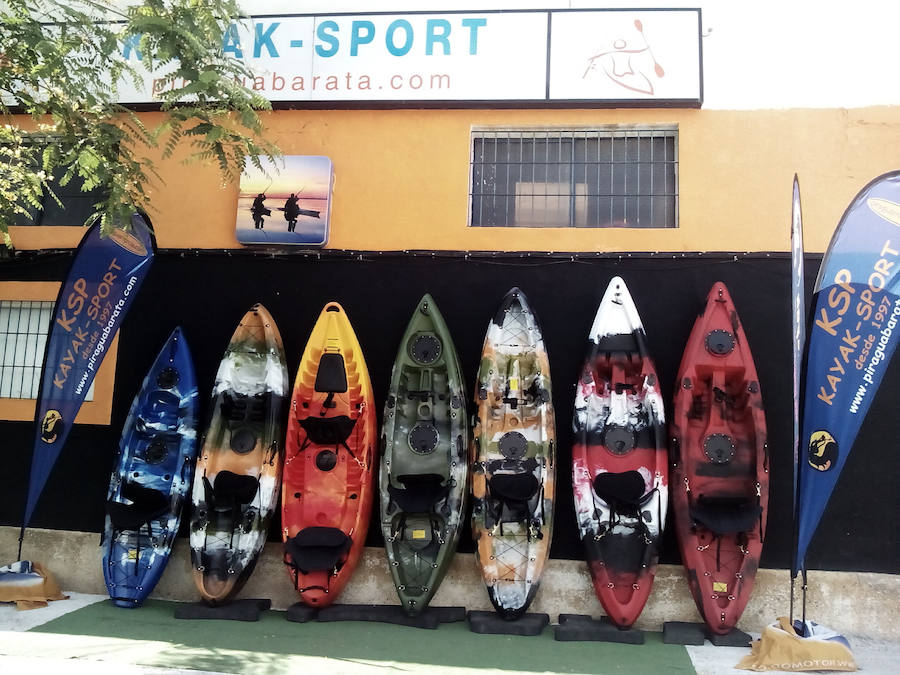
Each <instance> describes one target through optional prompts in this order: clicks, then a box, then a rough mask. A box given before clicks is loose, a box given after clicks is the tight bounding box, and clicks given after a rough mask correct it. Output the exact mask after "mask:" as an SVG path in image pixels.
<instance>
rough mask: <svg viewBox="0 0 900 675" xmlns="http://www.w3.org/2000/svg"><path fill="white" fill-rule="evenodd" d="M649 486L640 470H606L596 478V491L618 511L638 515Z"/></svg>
mask: <svg viewBox="0 0 900 675" xmlns="http://www.w3.org/2000/svg"><path fill="white" fill-rule="evenodd" d="M646 491H647V486H646V484H645V483H644V477H643V476H642V475H641V474H640V472H638V471H622V472H621V473H617V472H613V471H606V472H604V473H598V474H597V476H596V477H595V478H594V492H596V493H597V496H598V497H600V499H602V500H603V501H604V502H606V503H607V504H609V505H610V506H611V507H612V509H613V510H614V511H616V512H617V513H625V514H631V515H637V512H638V508H639V507H640V505H641V502H642V501H644V493H645V492H646Z"/></svg>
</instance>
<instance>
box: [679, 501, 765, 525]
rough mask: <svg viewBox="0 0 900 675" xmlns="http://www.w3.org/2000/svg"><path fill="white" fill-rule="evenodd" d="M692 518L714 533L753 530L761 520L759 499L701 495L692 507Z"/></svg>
mask: <svg viewBox="0 0 900 675" xmlns="http://www.w3.org/2000/svg"><path fill="white" fill-rule="evenodd" d="M690 513H691V520H693V521H694V522H695V523H699V524H700V525H703V526H704V527H706V528H707V529H709V530H710V531H711V532H713V533H714V534H720V535H721V534H735V533H738V532H748V531H749V530H752V529H753V528H754V527H755V525H756V523H757V522H758V521H759V516H760V514H761V513H762V507H761V506H760V505H759V500H758V499H755V498H752V497H745V496H731V497H729V496H721V497H709V496H706V495H700V496H699V497H698V499H697V500H696V501H695V502H693V503H692V504H691V507H690Z"/></svg>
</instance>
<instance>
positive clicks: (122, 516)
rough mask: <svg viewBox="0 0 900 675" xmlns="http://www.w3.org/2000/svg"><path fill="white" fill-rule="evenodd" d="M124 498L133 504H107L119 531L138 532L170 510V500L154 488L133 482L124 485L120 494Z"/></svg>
mask: <svg viewBox="0 0 900 675" xmlns="http://www.w3.org/2000/svg"><path fill="white" fill-rule="evenodd" d="M120 494H121V495H122V497H124V498H125V499H127V500H129V501H131V502H132V503H131V504H125V503H123V502H116V501H108V502H106V512H107V513H108V514H109V519H110V521H112V524H113V527H114V528H115V529H117V530H120V531H122V530H137V529H139V528H140V527H142V526H143V525H144V524H145V523H148V522H150V521H151V520H154V519H156V518H159V517H160V516H161V515H162V514H164V513H165V512H166V511H167V510H168V508H169V498H168V497H167V496H166V495H165V494H163V493H162V492H160V491H159V490H154V489H152V488H148V487H145V486H143V485H141V484H140V483H134V482H131V481H128V482H126V483H125V484H124V485H122V490H121V492H120Z"/></svg>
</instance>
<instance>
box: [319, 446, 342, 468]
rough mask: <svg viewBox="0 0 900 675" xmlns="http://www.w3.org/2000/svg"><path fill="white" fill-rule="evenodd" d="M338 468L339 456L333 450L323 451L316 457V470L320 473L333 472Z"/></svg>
mask: <svg viewBox="0 0 900 675" xmlns="http://www.w3.org/2000/svg"><path fill="white" fill-rule="evenodd" d="M336 466H337V455H336V454H335V453H333V452H332V451H331V450H323V451H322V452H320V453H319V454H318V455H316V468H318V469H319V471H331V470H332V469H333V468H334V467H336Z"/></svg>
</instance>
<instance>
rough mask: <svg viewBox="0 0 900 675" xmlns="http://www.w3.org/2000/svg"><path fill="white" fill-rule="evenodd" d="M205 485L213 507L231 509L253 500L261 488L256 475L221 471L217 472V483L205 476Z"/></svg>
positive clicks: (207, 496) (208, 499)
mask: <svg viewBox="0 0 900 675" xmlns="http://www.w3.org/2000/svg"><path fill="white" fill-rule="evenodd" d="M203 486H204V489H205V491H206V501H207V502H209V503H210V504H212V506H213V508H216V509H229V508H237V507H239V506H240V505H242V504H249V503H250V502H252V501H253V498H254V497H255V496H256V491H257V490H258V489H259V480H258V479H257V478H256V477H255V476H246V475H243V474H236V473H232V472H231V471H220V472H219V473H217V474H216V482H215V485H212V484H210V482H209V479H208V478H207V477H206V476H204V477H203Z"/></svg>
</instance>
